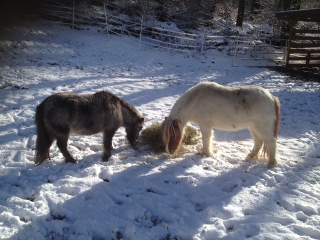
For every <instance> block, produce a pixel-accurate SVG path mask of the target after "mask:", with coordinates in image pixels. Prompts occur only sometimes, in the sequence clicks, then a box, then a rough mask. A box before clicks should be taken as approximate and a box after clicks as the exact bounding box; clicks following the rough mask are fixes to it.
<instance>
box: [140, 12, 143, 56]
mask: <svg viewBox="0 0 320 240" xmlns="http://www.w3.org/2000/svg"><path fill="white" fill-rule="evenodd" d="M142 24H143V16H142V17H141V20H140V36H139V51H140V50H141V41H142Z"/></svg>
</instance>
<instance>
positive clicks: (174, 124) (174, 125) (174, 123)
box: [172, 119, 180, 128]
mask: <svg viewBox="0 0 320 240" xmlns="http://www.w3.org/2000/svg"><path fill="white" fill-rule="evenodd" d="M172 123H173V127H174V128H179V123H180V121H179V120H178V119H175V120H173V122H172Z"/></svg>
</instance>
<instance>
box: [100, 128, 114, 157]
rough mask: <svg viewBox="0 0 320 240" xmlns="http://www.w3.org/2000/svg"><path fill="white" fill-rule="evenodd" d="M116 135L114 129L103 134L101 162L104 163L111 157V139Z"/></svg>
mask: <svg viewBox="0 0 320 240" xmlns="http://www.w3.org/2000/svg"><path fill="white" fill-rule="evenodd" d="M115 133H116V130H115V129H107V130H104V132H103V155H102V161H104V162H106V161H108V159H109V158H110V156H111V150H112V149H113V147H112V138H113V135H114V134H115Z"/></svg>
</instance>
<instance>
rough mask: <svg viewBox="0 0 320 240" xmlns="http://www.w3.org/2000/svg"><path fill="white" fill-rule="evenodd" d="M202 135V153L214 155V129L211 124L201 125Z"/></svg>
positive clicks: (209, 155) (208, 155)
mask: <svg viewBox="0 0 320 240" xmlns="http://www.w3.org/2000/svg"><path fill="white" fill-rule="evenodd" d="M199 127H200V131H201V135H202V154H203V155H206V156H207V157H212V156H213V152H212V129H211V127H210V126H203V125H201V126H199Z"/></svg>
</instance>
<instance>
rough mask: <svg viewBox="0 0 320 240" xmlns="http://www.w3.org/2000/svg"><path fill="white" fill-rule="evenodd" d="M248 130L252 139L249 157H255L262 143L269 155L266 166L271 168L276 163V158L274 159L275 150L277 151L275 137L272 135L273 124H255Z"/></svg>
mask: <svg viewBox="0 0 320 240" xmlns="http://www.w3.org/2000/svg"><path fill="white" fill-rule="evenodd" d="M250 132H251V134H252V137H253V140H254V146H253V149H252V151H251V153H249V155H248V156H249V157H250V158H257V157H258V153H259V150H260V148H261V146H262V144H264V146H265V148H266V149H267V151H268V152H267V153H268V155H269V161H268V164H267V167H268V168H273V167H275V166H276V165H277V160H276V157H275V156H276V151H277V143H276V141H277V140H276V138H275V137H274V136H273V125H272V124H270V125H269V127H268V125H265V126H263V127H262V126H259V128H257V126H256V127H255V128H254V129H253V128H252V127H251V128H250Z"/></svg>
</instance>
